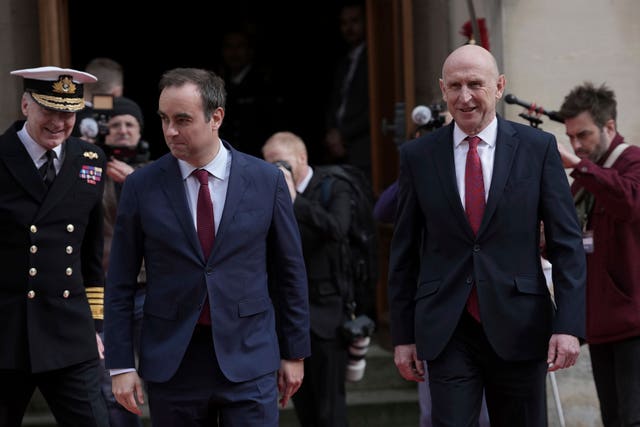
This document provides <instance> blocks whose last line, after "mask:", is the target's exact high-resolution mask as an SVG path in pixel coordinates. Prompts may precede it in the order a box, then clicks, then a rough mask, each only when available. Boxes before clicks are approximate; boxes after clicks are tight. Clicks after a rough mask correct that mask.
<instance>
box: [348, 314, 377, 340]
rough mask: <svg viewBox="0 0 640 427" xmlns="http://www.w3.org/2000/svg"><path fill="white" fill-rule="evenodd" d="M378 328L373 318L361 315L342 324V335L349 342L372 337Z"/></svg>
mask: <svg viewBox="0 0 640 427" xmlns="http://www.w3.org/2000/svg"><path fill="white" fill-rule="evenodd" d="M375 328H376V324H375V322H374V321H373V320H371V318H370V317H369V316H367V315H365V314H361V315H359V316H356V317H354V318H352V319H349V320H347V321H346V322H344V323H343V324H342V328H341V329H342V335H343V336H344V337H345V338H346V339H347V341H352V340H354V339H356V338H364V337H370V336H371V335H372V334H373V331H374V330H375Z"/></svg>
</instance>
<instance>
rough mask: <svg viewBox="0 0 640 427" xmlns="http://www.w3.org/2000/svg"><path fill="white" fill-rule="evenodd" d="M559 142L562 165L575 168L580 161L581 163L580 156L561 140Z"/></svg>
mask: <svg viewBox="0 0 640 427" xmlns="http://www.w3.org/2000/svg"><path fill="white" fill-rule="evenodd" d="M557 144H558V151H559V152H560V157H561V158H562V166H564V167H565V168H567V169H569V168H571V169H572V168H575V167H576V166H577V165H578V163H580V157H578V156H576V154H575V153H574V152H572V151H571V150H569V149H568V148H567V147H565V146H564V144H561V143H560V142H558V143H557Z"/></svg>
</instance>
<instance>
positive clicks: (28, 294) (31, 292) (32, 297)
mask: <svg viewBox="0 0 640 427" xmlns="http://www.w3.org/2000/svg"><path fill="white" fill-rule="evenodd" d="M35 297H36V292H35V291H29V292H27V298H29V299H34V298H35Z"/></svg>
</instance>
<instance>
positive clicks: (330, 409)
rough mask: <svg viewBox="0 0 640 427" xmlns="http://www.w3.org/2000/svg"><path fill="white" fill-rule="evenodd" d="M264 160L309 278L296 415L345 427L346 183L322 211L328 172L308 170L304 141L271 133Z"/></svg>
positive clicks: (321, 426)
mask: <svg viewBox="0 0 640 427" xmlns="http://www.w3.org/2000/svg"><path fill="white" fill-rule="evenodd" d="M262 155H263V157H264V159H265V160H266V161H267V162H270V163H274V164H277V165H278V166H279V167H280V169H281V170H282V173H283V174H284V176H285V179H286V181H287V184H288V186H289V192H290V194H291V199H292V200H293V209H294V213H295V216H296V220H297V221H298V227H299V228H300V237H301V239H302V252H303V254H304V261H305V266H306V270H307V276H308V278H309V308H310V314H311V356H309V357H307V358H305V359H304V381H303V382H302V386H301V387H300V389H299V390H298V392H297V393H296V394H295V395H293V398H292V399H293V404H294V407H295V410H296V414H297V416H298V420H299V421H300V425H301V426H302V427H346V426H347V424H348V423H347V403H346V392H345V381H346V368H347V357H348V353H347V343H346V342H345V340H344V339H343V337H342V335H341V334H340V327H341V325H342V324H343V323H344V321H345V320H346V309H345V305H346V304H347V302H348V301H349V294H351V293H352V289H351V287H352V284H351V283H339V282H340V280H339V277H340V274H338V271H339V268H340V267H339V264H340V259H339V258H340V251H339V247H340V242H341V241H342V240H343V239H344V238H345V237H346V235H347V232H348V230H349V225H350V222H351V203H350V200H351V198H350V192H349V184H348V183H346V182H343V181H342V180H336V181H335V183H334V184H333V185H332V186H331V193H330V196H329V202H328V207H325V206H326V205H325V203H323V196H324V193H323V189H324V188H325V187H324V186H323V185H322V183H323V179H324V178H325V177H326V169H324V167H322V166H319V167H313V168H312V167H311V166H309V164H308V162H307V148H306V146H305V144H304V142H303V141H302V139H300V138H299V137H298V136H297V135H295V134H293V133H291V132H278V133H275V134H273V135H272V136H271V137H270V138H269V139H268V140H267V142H266V143H265V144H264V146H263V147H262Z"/></svg>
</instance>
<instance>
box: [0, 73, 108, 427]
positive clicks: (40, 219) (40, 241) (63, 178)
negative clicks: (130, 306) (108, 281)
mask: <svg viewBox="0 0 640 427" xmlns="http://www.w3.org/2000/svg"><path fill="white" fill-rule="evenodd" d="M11 74H12V75H15V76H19V77H23V78H24V93H23V95H22V100H21V108H22V112H23V114H24V115H25V116H26V121H24V120H19V121H16V122H15V123H14V124H13V125H11V127H9V128H8V129H7V130H6V131H5V133H4V134H3V135H2V136H0V206H2V208H1V209H0V235H2V245H0V271H2V281H0V324H2V327H3V332H2V334H0V349H1V350H0V425H2V426H9V427H12V426H20V425H21V423H22V418H23V416H24V412H25V408H26V407H27V405H28V403H29V401H30V399H31V396H32V395H33V393H34V391H35V389H36V387H37V388H38V389H39V390H40V392H41V393H42V395H43V396H44V398H45V399H46V401H47V403H48V404H49V407H50V409H51V412H52V413H53V416H54V417H55V419H56V422H57V423H58V424H59V425H66V426H70V425H82V426H107V425H108V419H107V411H106V405H105V403H104V400H103V398H102V395H101V393H100V364H99V351H98V350H99V347H101V346H102V342H101V340H100V339H99V336H98V335H97V334H96V331H99V330H100V329H101V327H102V319H103V307H102V302H103V286H104V271H103V268H102V251H103V248H102V242H103V237H102V228H103V214H102V203H101V200H102V194H103V188H104V180H103V172H104V169H105V161H106V158H105V155H104V152H103V151H102V150H101V149H100V148H99V147H97V146H95V145H92V144H90V143H87V142H85V141H82V140H80V139H78V138H74V137H70V135H71V131H72V129H73V125H74V123H75V119H76V112H78V111H81V110H82V109H83V108H84V100H83V96H82V95H83V85H84V84H85V83H88V82H93V81H95V80H96V78H95V77H94V76H93V75H91V74H88V73H84V72H81V71H76V70H72V69H63V68H58V67H40V68H32V69H24V70H16V71H13V72H11ZM96 341H97V343H96Z"/></svg>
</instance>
